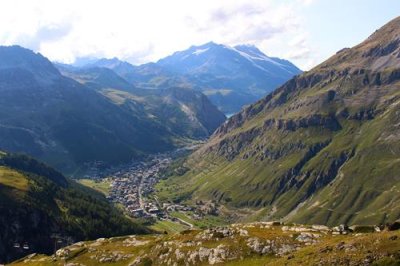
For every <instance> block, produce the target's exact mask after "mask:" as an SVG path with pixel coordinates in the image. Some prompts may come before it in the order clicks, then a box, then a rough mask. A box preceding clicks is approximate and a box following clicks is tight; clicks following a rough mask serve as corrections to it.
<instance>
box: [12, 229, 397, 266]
mask: <svg viewBox="0 0 400 266" xmlns="http://www.w3.org/2000/svg"><path fill="white" fill-rule="evenodd" d="M354 229H355V232H353V233H348V232H346V234H339V233H338V232H337V231H335V230H332V229H329V228H324V227H321V226H317V227H316V226H314V227H311V226H301V225H296V226H293V225H292V226H290V225H289V226H281V225H278V226H272V225H271V224H266V223H252V224H236V225H232V226H230V227H219V228H213V229H208V230H202V231H189V230H188V231H183V232H181V233H180V234H173V235H151V236H134V235H132V236H124V237H116V238H110V239H98V240H97V241H89V242H80V243H77V244H74V245H71V246H69V247H66V248H64V249H61V250H59V251H57V256H55V257H48V256H43V255H36V254H35V255H31V256H28V257H26V258H24V259H22V260H20V261H16V262H14V263H12V264H11V265H15V266H18V265H27V266H30V265H32V266H34V265H64V264H65V263H68V264H74V265H75V264H78V265H82V264H83V265H99V264H101V265H121V266H122V265H241V266H244V265H376V266H378V265H382V266H383V265H399V263H400V253H399V249H400V233H399V231H385V232H371V231H370V229H371V228H368V227H360V226H359V227H357V228H354ZM372 230H373V228H372ZM368 231H369V232H368ZM336 233H338V234H336Z"/></svg>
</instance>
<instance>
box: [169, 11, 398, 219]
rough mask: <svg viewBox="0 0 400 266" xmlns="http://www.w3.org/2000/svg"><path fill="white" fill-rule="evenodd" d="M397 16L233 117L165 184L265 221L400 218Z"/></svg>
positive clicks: (190, 195)
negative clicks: (249, 210)
mask: <svg viewBox="0 0 400 266" xmlns="http://www.w3.org/2000/svg"><path fill="white" fill-rule="evenodd" d="M399 40H400V18H397V19H395V20H393V21H391V22H390V23H388V24H387V25H385V26H384V27H382V28H381V29H379V30H378V31H376V32H375V33H374V34H373V35H371V36H370V37H369V38H368V39H367V40H365V41H364V42H363V43H361V44H360V45H357V46H355V47H353V48H350V49H348V48H347V49H343V50H341V51H339V52H338V53H337V54H335V55H334V56H332V57H331V58H330V59H328V60H327V61H325V62H324V63H322V64H320V65H319V66H317V67H316V68H314V69H312V70H311V71H309V72H306V73H304V74H302V75H300V76H297V77H295V78H293V79H291V80H290V81H288V82H287V83H286V84H284V85H283V86H282V87H280V88H278V89H277V90H276V91H274V92H273V93H271V94H270V95H268V96H266V97H265V98H263V99H262V100H260V101H258V102H256V103H255V104H253V105H251V106H249V107H247V108H246V109H244V110H243V111H242V112H240V113H238V114H237V115H235V116H233V117H232V118H230V119H229V120H228V121H226V122H225V123H224V124H223V125H222V126H221V127H219V128H218V129H217V130H216V132H215V133H214V135H213V137H212V138H211V140H210V141H209V142H208V143H207V144H206V145H204V146H203V147H202V148H201V149H200V150H198V151H197V152H196V153H195V154H193V155H192V156H191V157H190V158H189V159H188V160H187V162H186V164H187V166H188V167H189V168H191V169H192V170H191V171H190V172H188V173H186V174H185V175H184V176H180V177H175V178H173V179H171V180H170V181H169V182H171V183H176V184H181V187H182V188H183V192H182V195H185V196H186V197H189V198H194V199H195V198H212V199H215V200H218V201H220V202H222V203H224V202H226V204H227V205H231V206H234V207H254V208H257V209H260V208H263V209H264V210H265V211H264V212H263V213H264V215H262V216H261V217H258V218H261V219H270V218H272V217H274V218H283V219H288V220H292V221H296V222H303V223H324V224H334V223H338V222H346V223H379V222H386V221H389V220H395V219H396V218H398V217H399V216H400V207H398V206H400V205H399V203H400V194H399V185H400V175H399V170H400V161H399V158H400V144H399V143H400V142H399V140H400V116H399V115H400V74H399V73H400V57H399V54H400V45H399V43H400V41H399Z"/></svg>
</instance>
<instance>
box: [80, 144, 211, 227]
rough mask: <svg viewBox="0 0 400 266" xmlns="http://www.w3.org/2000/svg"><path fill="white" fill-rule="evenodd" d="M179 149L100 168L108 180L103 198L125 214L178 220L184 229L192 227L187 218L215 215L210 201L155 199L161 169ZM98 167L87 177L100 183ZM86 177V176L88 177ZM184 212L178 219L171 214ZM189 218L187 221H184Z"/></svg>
mask: <svg viewBox="0 0 400 266" xmlns="http://www.w3.org/2000/svg"><path fill="white" fill-rule="evenodd" d="M182 152H185V151H182V150H178V151H174V152H169V153H160V154H156V155H153V156H151V157H149V158H148V159H147V160H144V161H139V162H132V163H130V164H127V165H124V166H122V167H119V168H114V169H108V170H106V171H104V170H103V171H102V174H105V173H106V174H107V177H106V179H107V180H108V182H109V189H108V193H107V196H106V197H107V199H108V200H109V201H110V202H113V203H114V204H116V205H119V206H122V207H123V209H124V211H125V212H126V214H127V215H129V216H130V217H132V218H141V219H147V220H152V221H170V222H174V223H179V224H181V225H182V226H184V227H186V228H193V227H194V225H193V224H192V223H191V222H189V221H190V220H201V219H202V218H203V217H204V215H209V214H216V213H217V205H216V204H215V203H212V202H207V203H203V202H197V203H196V204H195V206H188V205H184V204H178V203H171V202H159V200H158V198H157V196H156V195H155V194H154V193H153V192H154V187H155V185H156V184H157V183H158V182H159V180H160V179H161V178H162V176H163V173H164V172H165V170H166V169H167V168H168V167H169V166H170V164H171V163H172V162H173V160H174V158H177V157H178V156H180V155H181V153H182ZM98 173H99V171H98V170H95V168H93V170H92V175H91V176H90V179H91V180H95V181H96V182H99V181H100V182H101V180H104V179H105V177H101V176H100V175H99V174H98ZM88 177H89V176H87V178H88ZM176 213H180V214H184V216H183V217H186V216H187V217H190V219H182V217H177V216H176V215H171V214H176ZM188 220H189V221H188Z"/></svg>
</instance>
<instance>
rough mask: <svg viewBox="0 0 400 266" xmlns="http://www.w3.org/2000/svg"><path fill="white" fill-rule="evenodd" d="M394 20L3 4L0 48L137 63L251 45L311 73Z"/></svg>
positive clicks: (243, 10) (377, 12) (385, 15)
mask: <svg viewBox="0 0 400 266" xmlns="http://www.w3.org/2000/svg"><path fill="white" fill-rule="evenodd" d="M21 7H23V8H21ZM398 15H400V1H399V0H347V1H345V0H218V1H216V0H201V1H200V0H168V1H164V0H146V1H132V0H113V1H107V0H85V1H82V0H69V1H65V0H35V1H31V0H3V1H1V2H0V45H12V44H19V45H22V46H25V47H27V48H30V49H32V50H34V51H37V52H40V53H42V54H44V55H45V56H47V57H49V58H50V59H51V60H54V61H60V62H64V63H72V62H74V60H76V58H79V57H107V58H111V57H119V58H121V59H123V60H127V61H129V62H131V63H133V64H141V63H146V62H150V61H156V60H158V59H159V58H161V57H165V56H167V55H169V54H171V53H173V52H174V51H178V50H184V49H186V48H188V47H189V46H191V45H201V44H203V43H206V42H209V41H214V42H217V43H223V44H226V45H232V46H233V45H237V44H253V45H256V46H257V47H259V48H260V49H261V50H262V51H263V52H265V53H266V54H267V55H269V56H277V57H281V58H285V59H288V60H291V61H292V62H294V63H295V64H296V65H298V66H299V67H300V68H302V69H303V70H308V69H310V68H311V67H313V66H315V65H316V64H318V63H320V62H322V61H323V60H325V59H326V58H328V57H329V56H330V55H332V54H334V53H335V52H336V51H338V50H340V49H341V48H343V47H351V46H354V45H356V44H358V43H359V42H361V41H362V40H364V39H365V38H367V37H368V36H369V35H370V34H372V33H373V32H374V31H375V30H376V29H377V28H379V27H380V26H383V25H384V24H385V23H387V22H388V21H389V20H391V19H393V18H395V17H396V16H398Z"/></svg>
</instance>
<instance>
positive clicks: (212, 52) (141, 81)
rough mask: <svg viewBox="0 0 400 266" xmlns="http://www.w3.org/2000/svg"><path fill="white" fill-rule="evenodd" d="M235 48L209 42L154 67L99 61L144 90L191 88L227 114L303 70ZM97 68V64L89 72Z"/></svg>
mask: <svg viewBox="0 0 400 266" xmlns="http://www.w3.org/2000/svg"><path fill="white" fill-rule="evenodd" d="M236 47H237V48H238V49H236V48H235V47H230V46H227V45H223V44H217V43H214V42H209V43H206V44H203V45H198V46H196V45H193V46H191V47H189V48H188V49H186V50H183V51H176V52H174V53H173V54H171V55H169V56H167V57H165V58H162V59H159V60H158V61H157V62H155V63H147V64H143V65H139V66H133V65H130V66H129V67H121V66H122V65H124V66H126V64H127V63H126V62H124V61H120V60H119V61H117V60H116V59H115V58H113V59H100V60H99V61H98V64H97V66H102V67H108V68H110V69H113V70H114V71H115V72H116V73H117V74H119V75H121V76H122V77H123V78H125V79H126V80H127V81H129V82H130V83H131V84H133V85H134V86H136V87H142V88H160V89H165V88H168V87H191V88H193V89H195V90H200V91H202V92H203V93H205V94H206V95H207V96H208V97H209V98H210V100H211V101H212V102H213V103H214V104H215V105H216V106H218V107H219V108H220V110H222V111H224V113H233V112H237V111H239V110H240V109H241V108H242V107H243V106H244V105H246V104H249V103H251V102H253V101H255V100H257V99H259V98H260V97H262V96H264V95H265V93H267V92H270V91H271V90H273V89H274V88H275V87H277V86H278V85H281V84H282V83H283V82H285V81H287V80H288V79H289V78H291V77H293V76H294V75H296V74H299V73H301V71H300V69H298V68H297V67H296V66H294V65H293V64H292V63H290V62H289V61H287V60H282V59H279V58H274V57H268V56H266V55H265V54H264V53H262V52H261V51H260V50H259V49H258V48H256V47H253V48H249V47H250V46H246V45H242V46H236ZM93 66H96V63H92V64H89V65H88V67H93Z"/></svg>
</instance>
